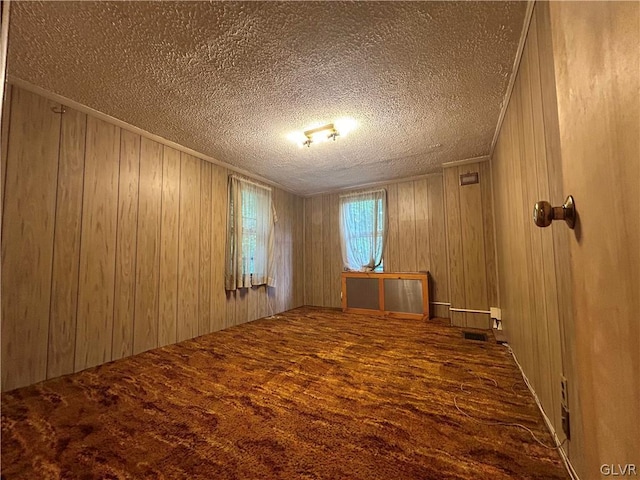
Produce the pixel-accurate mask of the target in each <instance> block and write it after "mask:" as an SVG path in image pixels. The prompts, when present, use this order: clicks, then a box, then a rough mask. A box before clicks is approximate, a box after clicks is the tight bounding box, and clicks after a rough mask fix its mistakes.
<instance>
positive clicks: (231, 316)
mask: <svg viewBox="0 0 640 480" xmlns="http://www.w3.org/2000/svg"><path fill="white" fill-rule="evenodd" d="M238 292H239V290H233V291H227V292H226V302H225V303H226V312H227V313H226V317H225V320H224V328H228V327H233V326H234V325H237V321H236V300H237V299H238V298H239V294H238Z"/></svg>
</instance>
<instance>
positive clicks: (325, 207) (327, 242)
mask: <svg viewBox="0 0 640 480" xmlns="http://www.w3.org/2000/svg"><path fill="white" fill-rule="evenodd" d="M321 215H322V246H323V250H324V253H323V259H324V262H323V265H322V285H323V289H322V292H323V300H322V304H323V305H331V304H332V303H333V302H332V299H331V293H332V291H333V282H332V281H331V260H330V259H331V255H330V253H329V252H330V250H329V248H330V247H331V245H332V236H333V235H334V230H335V229H336V227H339V224H337V223H336V224H334V223H333V222H331V196H330V195H322V213H321Z"/></svg>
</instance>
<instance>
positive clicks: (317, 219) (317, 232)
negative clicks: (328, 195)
mask: <svg viewBox="0 0 640 480" xmlns="http://www.w3.org/2000/svg"><path fill="white" fill-rule="evenodd" d="M327 228H328V225H327ZM322 230H323V225H322V196H315V197H311V275H312V279H313V280H314V281H313V283H312V286H313V288H312V290H311V302H312V304H313V305H322V303H323V301H324V284H323V280H324V275H323V273H322V272H323V269H324V265H325V263H326V262H325V254H324V248H323V247H324V245H323V243H322V241H323V236H322ZM316 279H317V281H316Z"/></svg>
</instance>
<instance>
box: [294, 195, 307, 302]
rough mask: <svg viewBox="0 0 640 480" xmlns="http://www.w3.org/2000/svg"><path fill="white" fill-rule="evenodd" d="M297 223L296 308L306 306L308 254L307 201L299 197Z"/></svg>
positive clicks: (295, 246) (295, 248)
mask: <svg viewBox="0 0 640 480" xmlns="http://www.w3.org/2000/svg"><path fill="white" fill-rule="evenodd" d="M296 204H297V205H296V210H297V211H296V222H295V228H294V234H295V237H294V238H295V241H294V247H293V248H294V251H295V252H296V255H295V262H296V264H297V268H296V269H295V272H294V277H293V283H294V284H295V285H296V302H295V306H298V305H304V304H305V275H306V274H305V272H306V267H305V258H306V256H305V255H306V254H305V253H304V249H306V248H307V247H306V243H305V211H304V208H305V199H304V198H301V197H298V198H297V200H296Z"/></svg>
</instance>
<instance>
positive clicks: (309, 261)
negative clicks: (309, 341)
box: [303, 197, 342, 305]
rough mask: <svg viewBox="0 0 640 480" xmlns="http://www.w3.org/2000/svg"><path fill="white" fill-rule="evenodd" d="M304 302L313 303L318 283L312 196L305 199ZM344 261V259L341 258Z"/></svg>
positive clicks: (306, 303)
mask: <svg viewBox="0 0 640 480" xmlns="http://www.w3.org/2000/svg"><path fill="white" fill-rule="evenodd" d="M303 201H304V213H305V215H304V237H303V248H304V255H303V261H304V304H305V305H313V304H314V301H313V300H314V299H313V285H314V283H316V281H317V280H316V279H315V278H314V276H313V244H312V242H313V232H312V229H311V225H312V223H313V211H312V208H311V205H312V199H311V198H310V197H307V198H305V199H304V200H303ZM341 261H342V260H341Z"/></svg>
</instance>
